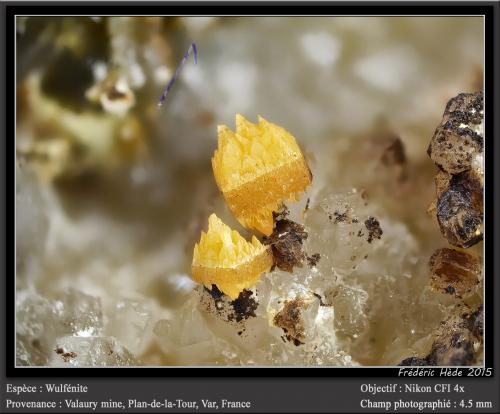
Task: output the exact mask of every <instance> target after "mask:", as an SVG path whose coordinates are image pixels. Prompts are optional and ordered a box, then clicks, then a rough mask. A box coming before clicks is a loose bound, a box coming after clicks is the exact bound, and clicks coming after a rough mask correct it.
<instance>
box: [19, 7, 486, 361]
mask: <svg viewBox="0 0 500 414" xmlns="http://www.w3.org/2000/svg"><path fill="white" fill-rule="evenodd" d="M37 19H42V18H20V20H19V21H18V27H17V30H18V37H19V41H18V48H19V49H18V56H19V58H18V59H19V60H18V85H17V86H18V127H17V136H16V145H17V153H18V156H17V163H16V292H15V295H16V309H17V318H16V328H17V350H16V352H17V365H50V366H58V367H60V366H68V367H70V366H115V365H133V366H138V365H155V366H160V365H334V366H349V365H395V364H398V363H399V362H401V361H402V360H403V359H405V358H407V357H411V356H422V355H426V354H427V353H428V352H429V349H430V346H431V344H432V342H433V340H434V337H435V332H436V329H437V328H438V327H439V324H440V322H441V321H443V320H445V319H447V318H448V317H451V316H452V315H454V312H455V313H456V311H455V309H456V307H457V304H458V303H459V302H458V300H457V299H456V298H454V297H451V296H450V295H446V294H441V293H436V292H433V291H431V290H430V289H429V271H428V260H429V257H430V256H431V255H432V253H433V252H434V251H435V249H437V248H439V247H447V246H448V244H447V242H446V240H445V239H444V238H443V237H442V236H441V233H440V231H439V227H438V226H437V224H436V222H435V220H434V219H433V218H432V216H430V215H429V214H427V212H426V210H427V208H428V206H429V204H430V203H431V201H432V200H433V197H434V191H435V189H434V181H433V177H434V175H435V173H436V168H435V166H434V165H433V163H432V162H431V160H430V159H429V158H428V156H427V154H426V149H427V145H428V143H429V140H430V138H431V137H432V134H433V132H434V129H435V128H436V126H437V125H438V123H439V122H440V120H441V116H442V114H443V110H444V107H445V105H446V102H447V101H448V100H449V99H450V98H451V97H453V96H456V95H457V94H458V93H460V92H472V91H476V90H480V89H481V88H482V83H481V82H482V78H481V77H482V70H483V20H482V18H480V17H411V18H410V17H408V18H407V17H335V18H333V17H315V18H312V17H311V18H309V17H307V18H291V17H259V18H257V17H252V18H248V17H245V18H243V17H239V18H236V17H235V18H195V17H184V18H176V19H163V18H123V17H113V18H92V19H89V18H43V19H42V20H39V21H36V20H37ZM64 19H68V20H67V21H66V22H65V21H64ZM70 19H72V20H70ZM37 30H38V31H43V32H44V33H45V35H46V38H48V39H49V40H50V39H51V36H52V37H53V38H54V39H55V40H54V42H48V43H49V44H52V43H53V44H55V45H57V46H54V47H58V48H59V49H57V51H55V52H53V53H52V52H51V53H47V50H51V49H50V48H49V49H43V48H44V47H45V48H47V47H48V46H47V45H45V46H44V44H43V41H41V42H40V43H39V44H41V46H40V45H38V46H32V45H31V46H30V42H29V39H30V37H29V36H34V35H35V34H39V32H37ZM87 32H88V33H91V35H89V34H88V33H87ZM24 38H26V39H27V40H26V41H23V39H24ZM56 40H57V41H56ZM79 42H80V43H82V44H80V43H79ZM191 42H195V43H196V46H197V50H198V56H197V57H198V62H197V64H196V65H195V64H194V63H193V61H192V58H190V60H189V61H188V62H187V63H186V65H185V67H184V69H183V71H182V72H181V74H180V76H179V78H178V80H177V82H176V83H175V85H174V87H173V89H172V90H171V93H170V94H169V95H168V97H167V100H166V102H165V104H164V106H163V107H161V108H158V107H157V102H158V99H159V97H160V95H161V92H162V89H163V88H164V87H165V86H166V83H168V80H169V79H170V76H171V75H172V74H173V73H174V71H175V68H176V66H177V64H178V62H180V59H181V58H182V56H183V54H184V53H185V51H186V50H187V49H188V47H189V45H190V44H191ZM75 45H76V46H75ZM96 45H106V47H107V51H106V52H103V53H102V54H100V55H99V53H101V52H99V53H97V52H95V53H96V54H97V55H98V57H97V58H95V59H94V60H93V61H92V62H91V65H92V67H91V71H90V72H89V73H90V75H89V76H90V84H89V85H87V86H88V87H87V86H85V87H81V88H79V87H75V88H72V90H71V93H72V94H73V95H74V96H73V95H72V97H71V99H72V101H71V102H69V103H67V101H63V100H62V99H59V98H57V99H56V98H55V96H56V95H57V93H58V92H57V91H56V92H53V91H52V90H51V89H50V82H49V80H47V79H52V78H53V77H54V76H55V77H56V79H59V80H60V82H63V80H64V79H65V77H67V76H69V75H68V73H67V72H66V70H67V71H69V69H68V68H65V67H64V65H52V66H51V62H57V59H58V58H57V56H58V53H59V54H61V53H62V52H61V50H73V51H76V52H75V53H74V55H75V56H77V57H76V58H75V59H83V60H85V59H86V57H85V56H86V55H85V54H86V53H94V49H95V48H96V47H97V46H96ZM103 47H104V46H103ZM37 48H39V49H37ZM65 48H66V49H65ZM44 51H45V53H46V56H47V59H46V62H45V59H43V58H41V56H43V53H44ZM37 56H38V58H37ZM54 56H56V57H54ZM85 61H86V62H88V59H87V60H85ZM116 68H118V70H117V69H116ZM51 71H52V72H54V73H52V72H51ZM115 72H116V73H115ZM117 73H118V74H119V76H118V75H117ZM37 79H42V82H41V86H37V85H38V84H39V82H38V83H37ZM43 79H45V80H43ZM106 82H108V83H106ZM113 82H114V83H113ZM111 84H112V85H114V86H112V87H111V86H109V85H111ZM47 85H48V86H47ZM90 86H92V88H90ZM109 88H111V89H109ZM113 88H114V89H113ZM53 89H54V88H53ZM55 89H57V88H55ZM77 91H80V92H78V93H77ZM63 92H64V94H67V92H68V91H67V90H66V91H63ZM40 94H41V95H40ZM93 96H94V97H96V98H95V100H94V101H93V103H92V105H93V106H92V108H91V109H88V108H87V106H86V105H90V103H89V101H90V100H91V98H92V97H93ZM92 99H93V98H92ZM115 99H122V100H120V101H119V102H117V104H116V105H114V104H115V101H114V100H115ZM49 102H50V103H49ZM54 102H57V103H54ZM72 102H73V103H74V102H85V103H83V104H81V105H83V106H80V107H78V108H77V107H76V106H75V105H73V103H72ZM99 102H101V103H102V105H101V106H100V103H99ZM72 105H73V106H72ZM82 108H83V109H82ZM113 108H118V109H119V110H117V111H114V109H113ZM236 113H241V114H243V115H244V116H245V117H246V118H248V119H249V120H251V121H255V120H256V119H257V115H262V116H264V117H265V118H266V119H267V120H269V121H271V122H273V123H276V124H278V125H280V126H283V127H284V128H286V129H287V130H288V131H290V132H291V133H292V134H293V135H294V136H295V138H296V139H297V142H298V143H299V145H300V146H301V147H302V149H303V151H304V154H305V155H306V158H307V160H308V163H309V165H310V167H311V170H312V173H313V177H314V179H313V184H312V186H311V187H310V188H309V190H308V191H307V193H306V194H304V195H303V196H302V198H301V200H300V201H299V202H298V203H296V204H290V205H289V207H290V209H291V211H292V213H291V214H292V217H293V218H294V219H295V220H296V221H298V222H300V223H302V224H304V225H305V229H306V231H307V233H308V238H307V240H306V242H305V249H306V251H307V254H308V255H312V254H316V253H318V254H319V255H320V259H319V261H318V262H317V264H316V265H315V266H308V265H307V264H305V265H304V266H303V267H301V268H298V267H296V268H295V269H294V271H293V273H292V274H291V273H287V272H284V271H282V270H279V269H276V270H273V271H272V272H270V273H268V274H265V275H264V276H263V277H262V279H261V281H260V282H259V283H258V284H257V285H256V286H255V287H254V288H253V290H252V295H251V297H250V303H246V304H243V305H244V306H245V307H246V308H245V310H246V311H247V313H244V312H243V313H244V314H240V313H238V309H236V306H235V305H234V304H232V303H230V302H229V300H227V298H224V297H223V298H218V299H217V298H214V297H213V295H211V294H210V293H209V292H208V291H207V290H206V289H204V288H203V287H202V286H199V285H197V284H196V283H194V282H193V281H192V279H191V277H190V265H191V259H192V250H193V246H194V243H195V242H196V241H197V240H198V239H199V235H200V231H201V230H206V226H207V218H208V216H209V215H210V214H211V213H213V212H214V213H216V214H217V215H218V216H219V217H220V218H221V219H222V220H223V221H224V222H225V223H227V224H228V225H230V226H231V227H233V228H235V229H237V230H238V231H239V232H240V233H241V234H242V235H244V236H246V237H248V236H249V233H248V232H246V231H244V229H242V228H241V225H239V223H238V222H237V221H236V220H235V218H234V217H233V216H232V215H231V213H230V212H229V210H228V209H227V207H226V205H225V203H224V200H223V198H222V196H221V194H220V193H219V192H218V190H217V187H216V185H215V182H214V178H213V174H212V170H211V164H210V158H211V156H212V154H213V151H214V149H215V148H216V146H217V132H216V130H217V125H218V124H226V125H228V126H229V127H231V128H233V127H234V116H235V114H236ZM85 117H87V118H85ZM94 121H95V122H94ZM101 122H102V123H101ZM96 125H103V127H102V128H101V127H100V126H99V127H96ZM104 126H106V128H108V127H109V131H112V132H111V135H110V134H108V135H106V136H104V135H103V134H104V132H103V131H104V129H103V128H104ZM91 128H98V129H96V130H95V132H94V130H93V129H91ZM47 131H48V132H47ZM90 131H91V132H90ZM106 131H108V129H106ZM112 134H114V135H112ZM397 137H399V139H398V138H397ZM394 142H396V143H398V145H399V144H401V148H402V150H400V149H401V148H399V147H398V148H399V150H395V151H393V152H391V153H390V154H389V158H388V159H389V161H387V148H388V145H389V144H391V145H392V144H393V143H394ZM391 149H393V147H392V146H391ZM40 151H42V152H43V154H42V155H43V157H40V158H37V157H34V156H33V154H39V152H40ZM138 152H140V153H141V154H142V155H141V156H139V157H135V155H136V154H137V153H138ZM130 153H132V154H134V157H130V156H129V155H130ZM401 153H402V154H403V158H404V159H401V156H400V155H401ZM26 154H29V155H31V157H29V156H26ZM82 154H83V155H82ZM391 156H392V158H391ZM398 157H399V158H398ZM394 159H395V160H396V161H394ZM68 160H69V161H68ZM307 200H309V202H308V203H307V204H308V206H307V207H308V208H307V210H305V206H306V201H307ZM469 250H472V251H473V252H475V254H478V255H481V252H482V243H480V244H479V245H477V246H475V247H473V248H471V249H469ZM12 294H14V293H12ZM463 301H465V303H466V304H469V305H471V306H475V305H476V306H477V304H479V303H482V277H481V283H480V284H479V286H478V288H477V290H476V291H474V292H473V294H471V295H470V296H469V297H467V298H465V299H462V302H463ZM294 303H296V304H297V303H298V304H299V305H298V306H297V308H296V309H295V311H296V312H295V317H296V322H297V324H299V325H300V326H299V327H298V328H297V327H295V328H297V332H295V333H294V332H292V331H293V329H292V331H291V330H290V328H289V329H288V331H287V332H285V331H284V329H283V328H282V327H279V326H276V323H275V318H276V315H278V314H279V312H280V311H282V310H283V307H284V306H287V305H288V306H291V305H292V304H294ZM249 313H250V314H249ZM298 331H300V332H298ZM294 335H295V336H294ZM294 339H295V340H294ZM477 362H478V363H479V362H480V361H477Z"/></svg>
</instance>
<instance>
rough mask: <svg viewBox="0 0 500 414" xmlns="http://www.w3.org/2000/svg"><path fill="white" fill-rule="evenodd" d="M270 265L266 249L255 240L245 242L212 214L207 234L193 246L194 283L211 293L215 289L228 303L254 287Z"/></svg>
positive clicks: (202, 234)
mask: <svg viewBox="0 0 500 414" xmlns="http://www.w3.org/2000/svg"><path fill="white" fill-rule="evenodd" d="M272 264H273V257H272V253H271V251H270V249H269V247H268V246H264V245H262V244H261V243H260V242H259V240H257V238H256V237H255V236H253V237H252V241H251V242H247V241H246V240H245V239H244V238H243V237H242V236H241V235H240V234H239V233H238V232H237V231H236V230H231V228H230V227H229V226H227V225H226V224H224V223H223V222H222V221H221V220H220V219H219V218H218V217H217V216H216V215H215V214H212V215H211V216H210V218H209V219H208V231H207V233H205V232H202V233H201V238H200V241H199V243H196V245H195V246H194V253H193V264H192V272H193V279H194V280H195V281H197V282H199V283H202V284H204V285H205V286H206V287H207V288H209V289H211V288H212V285H216V286H217V287H218V288H219V289H220V290H221V291H222V292H224V293H225V294H227V295H228V296H229V297H231V299H236V298H237V297H238V295H239V293H240V292H241V291H242V290H243V289H247V288H250V287H252V286H253V285H255V284H256V283H257V281H258V280H259V278H260V275H261V274H262V273H263V272H267V271H268V270H269V269H270V268H271V266H272Z"/></svg>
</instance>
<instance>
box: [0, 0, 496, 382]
mask: <svg viewBox="0 0 500 414" xmlns="http://www.w3.org/2000/svg"><path fill="white" fill-rule="evenodd" d="M498 6H499V4H498V3H497V2H472V3H465V2H464V3H460V4H453V3H451V2H413V1H412V2H406V3H404V4H403V3H396V2H377V3H375V2H356V4H352V3H346V2H338V3H325V2H307V3H305V2H294V3H288V4H286V3H279V2H246V1H245V2H238V3H230V2H220V1H219V2H198V1H194V2H170V3H168V4H166V3H155V2H120V3H110V2H106V3H105V2H96V3H82V2H74V3H71V4H63V3H62V2H45V3H41V2H22V3H21V2H11V3H8V4H5V3H4V4H2V8H3V9H4V11H5V25H3V26H4V27H5V39H6V43H5V46H6V56H5V59H4V62H6V63H8V64H7V68H6V69H7V71H6V76H5V83H4V85H5V89H6V93H5V95H4V96H3V97H2V99H4V100H5V107H6V109H7V110H6V123H5V127H6V131H5V137H6V139H5V140H4V142H5V146H6V151H5V153H4V154H5V158H6V164H5V165H6V183H5V184H6V189H7V188H8V189H9V190H8V191H9V192H10V193H7V194H6V197H5V201H6V216H5V223H6V228H5V230H6V231H5V233H4V237H5V246H6V250H5V252H6V262H5V273H4V279H5V280H4V282H5V302H4V303H5V305H6V307H5V311H6V315H5V316H6V327H7V332H6V334H5V335H2V336H3V338H2V340H3V339H4V338H5V340H8V341H7V342H6V344H5V345H6V353H5V355H2V358H4V361H5V367H6V376H7V377H122V376H131V377H213V376H220V377H264V376H265V377H292V376H293V377H397V376H398V372H399V369H400V367H373V368H372V367H359V368H358V367H355V368H353V367H345V368H344V367H336V368H328V367H324V368H318V367H306V368H282V367H235V368H224V367H206V368H204V367H192V368H191V367H187V368H186V367H161V368H156V367H155V368H153V367H139V368H126V367H125V368H79V369H75V370H68V369H66V368H44V367H40V368H34V367H29V368H25V367H23V368H16V367H15V358H14V355H15V349H14V348H15V347H14V341H13V337H12V335H13V334H14V332H15V303H14V302H15V298H14V297H13V296H12V295H8V294H7V292H12V291H13V290H14V276H13V275H15V257H14V248H13V244H12V242H10V243H8V241H7V240H8V239H7V234H8V235H9V240H12V238H11V237H13V236H14V223H15V198H14V199H11V198H9V197H8V195H9V194H10V195H12V191H14V192H15V186H14V188H13V187H12V185H13V183H14V175H15V162H14V158H12V157H10V158H9V156H8V154H13V153H14V151H15V148H14V140H13V139H11V137H13V136H14V133H15V121H14V120H15V117H14V110H15V108H13V105H9V106H7V102H14V99H15V83H14V82H13V80H14V75H15V74H14V65H13V64H12V62H14V59H15V49H14V33H15V29H14V24H15V15H23V14H24V15H38V14H40V15H43V14H48V15H55V16H57V15H79V14H81V15H99V14H107V15H113V14H115V13H116V14H119V15H127V14H141V15H157V14H158V15H218V14H221V15H228V16H231V15H235V16H237V15H290V16H294V15H295V16H300V15H313V16H314V15H318V16H321V15H386V16H391V15H421V16H426V15H458V16H459V15H484V16H485V88H484V89H485V106H486V110H487V112H486V116H485V121H486V122H485V131H486V132H485V133H486V135H488V136H489V137H499V136H500V134H499V127H498V118H497V119H495V115H494V114H496V113H498V95H497V96H494V94H495V93H497V91H498V90H499V85H498V79H493V76H494V75H495V74H496V75H497V76H498V73H499V72H500V70H499V69H500V68H499V67H498V60H496V61H494V55H493V53H494V51H495V50H496V51H497V52H498V50H500V47H499V44H498V43H499V42H498V36H497V37H494V31H495V29H497V30H496V31H498V24H499V23H500V22H499V7H498ZM118 10H119V12H117V11H118ZM494 20H496V23H497V25H496V27H495V25H494ZM495 66H496V67H495ZM495 98H496V99H495ZM494 132H496V134H494ZM498 148H499V144H498V142H495V141H494V140H493V139H487V140H485V165H486V172H487V175H486V176H485V183H486V184H485V185H486V186H487V188H488V190H487V191H486V192H485V202H486V205H487V207H486V216H485V239H486V240H488V244H487V245H485V278H487V279H488V282H487V283H488V289H487V290H486V292H485V293H486V295H485V314H486V322H485V325H486V326H485V330H486V331H487V332H488V334H487V335H486V343H485V346H486V349H487V350H488V353H487V354H485V365H484V366H485V367H492V368H493V363H494V361H493V351H494V345H495V343H494V336H495V335H496V334H494V326H495V325H494V317H497V318H498V315H494V308H493V300H494V296H495V297H496V298H500V292H499V289H498V280H495V277H494V275H495V276H496V277H498V275H499V274H500V272H499V255H498V254H497V255H495V254H494V251H495V250H494V246H498V236H499V235H500V232H499V231H498V227H499V223H498V220H495V218H494V210H495V208H496V209H497V211H500V209H499V207H500V206H499V205H498V192H499V191H498V188H496V187H495V185H496V186H497V187H498V168H499V166H498V161H499V160H500V158H499V157H498ZM494 158H495V159H496V160H497V163H496V165H495V163H494ZM494 169H495V170H496V174H495V176H494V175H493V170H494ZM495 178H496V180H495ZM7 184H8V185H7ZM7 200H8V201H7ZM494 201H496V202H495V203H494ZM495 204H496V205H495ZM497 251H498V250H497ZM7 258H8V259H7ZM494 293H496V295H494ZM497 346H498V344H497ZM496 362H498V361H496ZM426 369H431V370H434V371H436V372H435V373H434V376H435V377H438V376H439V370H440V368H433V367H431V368H427V367H426ZM123 370H125V371H123ZM458 370H461V371H462V375H463V376H466V375H467V368H458Z"/></svg>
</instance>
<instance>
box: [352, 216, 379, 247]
mask: <svg viewBox="0 0 500 414" xmlns="http://www.w3.org/2000/svg"><path fill="white" fill-rule="evenodd" d="M365 227H366V229H367V230H368V238H367V239H366V240H367V241H368V243H371V242H372V241H373V240H374V239H380V238H381V237H382V234H383V231H382V228H381V227H380V223H379V222H378V220H377V219H376V218H375V217H369V218H368V219H367V220H366V221H365ZM358 234H359V233H358Z"/></svg>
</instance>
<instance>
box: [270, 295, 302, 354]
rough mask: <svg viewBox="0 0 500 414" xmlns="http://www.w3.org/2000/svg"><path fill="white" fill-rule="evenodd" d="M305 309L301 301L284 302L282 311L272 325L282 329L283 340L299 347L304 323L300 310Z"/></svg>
mask: <svg viewBox="0 0 500 414" xmlns="http://www.w3.org/2000/svg"><path fill="white" fill-rule="evenodd" d="M305 307H307V305H306V304H305V303H304V301H303V300H301V299H299V298H297V299H294V300H291V301H286V302H285V306H284V307H283V309H282V310H281V311H280V312H278V313H277V314H276V316H275V317H274V324H275V325H276V326H278V327H279V328H281V329H283V332H284V333H285V338H286V339H287V340H288V341H290V342H293V343H294V345H296V346H299V345H302V344H303V343H304V339H305V334H304V321H303V319H302V309H303V308H305Z"/></svg>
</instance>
